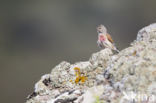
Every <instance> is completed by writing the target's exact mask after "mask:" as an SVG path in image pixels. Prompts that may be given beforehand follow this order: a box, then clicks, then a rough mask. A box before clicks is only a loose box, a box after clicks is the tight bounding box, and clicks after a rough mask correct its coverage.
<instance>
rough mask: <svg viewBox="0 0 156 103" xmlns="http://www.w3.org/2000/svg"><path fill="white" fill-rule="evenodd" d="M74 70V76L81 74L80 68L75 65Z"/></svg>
mask: <svg viewBox="0 0 156 103" xmlns="http://www.w3.org/2000/svg"><path fill="white" fill-rule="evenodd" d="M74 70H75V75H76V76H79V75H81V72H80V68H78V67H75V68H74Z"/></svg>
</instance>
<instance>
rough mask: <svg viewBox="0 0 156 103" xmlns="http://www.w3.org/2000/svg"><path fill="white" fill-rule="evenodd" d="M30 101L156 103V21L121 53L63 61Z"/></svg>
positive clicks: (38, 84) (36, 85)
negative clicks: (81, 60)
mask: <svg viewBox="0 0 156 103" xmlns="http://www.w3.org/2000/svg"><path fill="white" fill-rule="evenodd" d="M26 103H156V24H151V25H149V26H147V27H145V28H143V29H141V30H140V31H139V33H138V35H137V40H135V41H134V42H133V43H131V46H130V47H128V48H125V49H124V50H122V51H120V52H119V53H118V54H114V55H113V53H112V51H111V50H110V49H104V50H101V51H99V52H97V53H94V54H93V55H92V56H91V58H90V59H89V61H85V62H77V63H75V64H70V63H68V62H65V61H63V62H61V63H60V64H59V65H57V66H56V67H55V68H53V69H52V72H51V73H50V74H46V75H44V76H42V77H41V80H39V81H38V82H37V83H36V84H35V89H34V92H33V93H32V94H31V95H29V96H28V99H27V101H26Z"/></svg>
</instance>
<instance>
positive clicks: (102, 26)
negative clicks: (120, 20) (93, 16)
mask: <svg viewBox="0 0 156 103" xmlns="http://www.w3.org/2000/svg"><path fill="white" fill-rule="evenodd" d="M96 29H97V33H104V34H106V33H107V29H106V27H105V26H104V25H102V24H101V25H99V26H98V27H97V28H96Z"/></svg>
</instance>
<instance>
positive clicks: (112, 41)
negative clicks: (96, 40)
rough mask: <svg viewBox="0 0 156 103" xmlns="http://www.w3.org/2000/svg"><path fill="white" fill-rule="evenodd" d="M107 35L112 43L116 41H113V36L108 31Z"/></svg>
mask: <svg viewBox="0 0 156 103" xmlns="http://www.w3.org/2000/svg"><path fill="white" fill-rule="evenodd" d="M106 36H107V38H108V40H109V41H110V42H111V43H114V41H113V39H112V37H111V36H110V34H108V33H107V34H106Z"/></svg>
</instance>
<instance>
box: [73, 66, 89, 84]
mask: <svg viewBox="0 0 156 103" xmlns="http://www.w3.org/2000/svg"><path fill="white" fill-rule="evenodd" d="M74 70H75V75H76V79H75V83H76V84H77V83H79V82H80V81H81V82H82V83H84V82H85V81H86V80H87V77H86V76H84V75H81V72H80V68H78V67H75V68H74Z"/></svg>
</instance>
